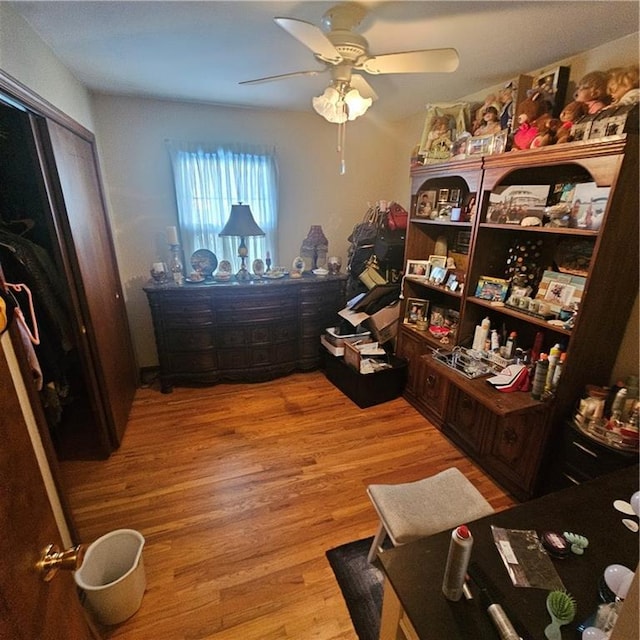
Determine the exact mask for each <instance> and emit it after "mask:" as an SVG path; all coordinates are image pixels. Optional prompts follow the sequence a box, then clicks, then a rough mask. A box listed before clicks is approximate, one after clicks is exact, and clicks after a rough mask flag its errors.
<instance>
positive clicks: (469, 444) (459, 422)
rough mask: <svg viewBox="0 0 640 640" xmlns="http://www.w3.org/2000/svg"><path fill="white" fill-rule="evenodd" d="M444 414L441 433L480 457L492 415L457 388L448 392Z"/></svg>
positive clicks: (484, 447) (484, 446) (483, 449)
mask: <svg viewBox="0 0 640 640" xmlns="http://www.w3.org/2000/svg"><path fill="white" fill-rule="evenodd" d="M446 414H447V415H446V422H445V425H444V428H443V431H444V432H445V433H446V434H447V435H449V436H450V437H451V438H452V439H453V440H455V441H456V442H458V443H459V444H460V445H461V446H462V447H464V448H466V449H467V450H468V451H473V452H474V453H475V454H477V455H482V454H483V453H484V451H485V449H486V441H487V437H486V436H487V429H488V426H489V425H490V424H491V422H492V419H493V418H494V416H493V414H492V413H490V412H489V411H488V410H487V409H485V408H484V407H483V406H482V405H481V404H480V403H479V402H478V401H477V400H475V399H474V398H472V397H471V396H469V395H467V394H466V393H464V392H463V391H462V390H460V389H458V388H457V387H452V388H451V389H450V390H449V397H448V402H447V411H446Z"/></svg>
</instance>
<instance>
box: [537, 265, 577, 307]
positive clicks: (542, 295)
mask: <svg viewBox="0 0 640 640" xmlns="http://www.w3.org/2000/svg"><path fill="white" fill-rule="evenodd" d="M586 281H587V279H586V278H584V277H582V276H576V275H573V274H570V273H559V272H557V271H544V272H543V274H542V280H540V284H539V285H538V291H537V293H536V297H535V299H536V300H539V301H540V302H543V303H545V304H547V305H548V306H549V308H550V310H551V311H552V312H553V313H556V314H557V313H559V312H560V309H562V308H563V307H573V308H576V309H577V308H578V306H579V305H580V302H581V300H582V294H583V292H584V285H585V283H586Z"/></svg>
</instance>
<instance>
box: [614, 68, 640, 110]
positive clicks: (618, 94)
mask: <svg viewBox="0 0 640 640" xmlns="http://www.w3.org/2000/svg"><path fill="white" fill-rule="evenodd" d="M638 84H639V82H638V65H637V64H633V65H631V66H629V67H616V68H615V69H609V71H608V72H607V93H608V94H609V97H610V98H611V106H612V107H620V106H622V105H633V104H638V100H639V99H640V89H639V88H638Z"/></svg>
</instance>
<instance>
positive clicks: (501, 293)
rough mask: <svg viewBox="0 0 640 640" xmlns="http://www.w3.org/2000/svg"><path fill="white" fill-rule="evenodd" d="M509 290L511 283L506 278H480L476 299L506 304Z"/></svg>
mask: <svg viewBox="0 0 640 640" xmlns="http://www.w3.org/2000/svg"><path fill="white" fill-rule="evenodd" d="M508 290H509V281H508V280H505V279H504V278H492V277H490V276H480V277H479V278H478V284H477V286H476V293H475V297H476V298H480V299H481V300H489V301H491V302H504V301H505V298H506V297H507V291H508Z"/></svg>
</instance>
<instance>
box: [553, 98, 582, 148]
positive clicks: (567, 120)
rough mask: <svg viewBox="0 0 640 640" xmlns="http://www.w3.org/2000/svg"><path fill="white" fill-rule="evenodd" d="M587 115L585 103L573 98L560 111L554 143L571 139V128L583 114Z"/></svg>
mask: <svg viewBox="0 0 640 640" xmlns="http://www.w3.org/2000/svg"><path fill="white" fill-rule="evenodd" d="M586 115H587V105H586V104H585V103H584V102H578V101H577V100H574V101H573V102H569V104H567V105H565V107H564V109H563V110H562V111H561V112H560V122H561V124H560V127H559V128H558V130H557V131H556V144H561V143H563V142H570V141H571V129H572V128H573V125H574V124H575V123H576V122H578V120H580V118H582V117H583V116H586Z"/></svg>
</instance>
